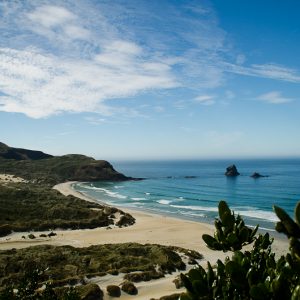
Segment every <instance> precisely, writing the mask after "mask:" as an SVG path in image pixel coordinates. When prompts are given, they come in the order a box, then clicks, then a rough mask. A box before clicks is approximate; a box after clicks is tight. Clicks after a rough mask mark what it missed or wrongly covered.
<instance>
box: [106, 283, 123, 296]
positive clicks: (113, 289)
mask: <svg viewBox="0 0 300 300" xmlns="http://www.w3.org/2000/svg"><path fill="white" fill-rule="evenodd" d="M106 290H107V293H108V295H109V296H111V297H120V296H121V289H120V287H118V286H117V285H108V286H107V287H106Z"/></svg>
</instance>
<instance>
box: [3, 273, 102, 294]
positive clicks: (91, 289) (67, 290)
mask: <svg viewBox="0 0 300 300" xmlns="http://www.w3.org/2000/svg"><path fill="white" fill-rule="evenodd" d="M43 273H44V272H43V271H40V270H38V269H35V270H28V271H27V272H26V274H25V275H24V277H23V278H22V280H21V282H20V283H19V284H18V285H9V286H6V287H5V289H4V290H3V291H2V292H1V293H0V300H29V299H30V300H60V299H61V300H92V299H95V300H102V299H103V292H102V290H101V289H100V288H99V286H98V285H96V284H92V283H91V284H87V285H84V286H76V287H62V288H54V287H53V285H52V282H51V280H49V281H47V282H46V284H45V286H44V287H43V288H41V277H42V275H43Z"/></svg>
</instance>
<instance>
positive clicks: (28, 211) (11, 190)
mask: <svg viewBox="0 0 300 300" xmlns="http://www.w3.org/2000/svg"><path fill="white" fill-rule="evenodd" d="M0 208H1V209H0V236H5V235H7V234H9V233H11V232H12V231H30V230H41V231H43V230H54V229H57V228H61V229H79V228H96V227H103V226H108V225H114V224H115V225H117V226H127V225H132V224H133V223H134V218H133V217H132V216H131V215H129V214H126V213H124V212H123V211H121V210H119V209H117V208H113V207H107V206H103V205H100V204H97V203H93V202H87V201H85V200H81V199H78V198H76V197H73V196H68V197H66V196H64V195H62V194H60V193H59V192H58V191H56V190H53V189H51V188H49V187H48V186H46V185H38V184H29V183H15V184H9V185H1V184H0ZM116 213H119V214H120V215H121V219H120V220H118V219H117V218H115V214H116ZM31 237H32V238H33V236H31Z"/></svg>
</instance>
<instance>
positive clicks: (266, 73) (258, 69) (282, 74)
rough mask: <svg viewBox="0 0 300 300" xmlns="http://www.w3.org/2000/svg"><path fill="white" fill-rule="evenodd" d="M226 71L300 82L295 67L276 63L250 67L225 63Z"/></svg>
mask: <svg viewBox="0 0 300 300" xmlns="http://www.w3.org/2000/svg"><path fill="white" fill-rule="evenodd" d="M223 65H224V71H226V72H232V73H235V74H240V75H246V76H254V77H262V78H268V79H275V80H282V81H288V82H294V83H300V75H299V74H298V72H297V71H296V70H294V69H291V68H287V67H283V66H279V65H276V64H272V63H270V64H263V65H255V64H254V65H251V66H249V67H247V66H242V65H234V64H230V63H225V62H224V63H223Z"/></svg>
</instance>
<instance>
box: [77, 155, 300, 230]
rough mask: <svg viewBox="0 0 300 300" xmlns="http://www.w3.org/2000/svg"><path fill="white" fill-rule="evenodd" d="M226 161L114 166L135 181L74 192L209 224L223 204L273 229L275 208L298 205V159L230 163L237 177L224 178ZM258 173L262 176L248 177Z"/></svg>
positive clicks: (90, 186)
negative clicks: (237, 173) (234, 168)
mask: <svg viewBox="0 0 300 300" xmlns="http://www.w3.org/2000/svg"><path fill="white" fill-rule="evenodd" d="M232 163H233V162H232V161H228V160H214V161H213V160H205V161H201V160H197V161H146V162H114V163H113V165H114V167H115V169H116V170H118V171H120V172H122V173H124V174H125V175H126V176H132V177H142V178H145V180H141V181H125V182H85V183H78V184H76V185H75V189H77V190H79V191H81V192H82V193H85V194H87V195H89V196H91V197H93V198H95V199H99V200H101V201H105V202H106V203H108V204H110V205H115V206H118V207H124V208H126V207H128V208H134V209H138V210H145V211H150V212H153V213H158V214H163V215H170V216H173V217H177V218H183V219H189V220H194V221H199V222H208V223H212V222H213V220H214V218H215V217H217V215H218V212H217V207H218V202H219V201H220V200H226V201H227V203H228V204H229V206H230V208H231V209H233V210H234V211H235V213H236V214H240V215H241V216H242V217H243V218H244V220H245V221H246V223H247V224H248V225H250V226H255V225H256V224H259V225H260V228H261V229H267V230H270V231H272V230H274V223H275V222H276V221H277V217H276V215H275V214H274V212H273V209H272V206H273V205H277V206H280V207H281V208H283V209H285V210H286V211H287V212H288V213H289V214H290V215H291V216H293V213H294V208H295V205H296V203H297V202H298V201H300V159H272V160H271V159H269V160H266V159H257V160H240V161H234V163H235V164H236V166H237V168H238V171H239V172H240V173H241V175H240V176H237V177H235V178H231V177H226V176H225V175H224V172H225V170H226V167H227V166H229V165H230V164H232ZM254 172H259V173H260V174H262V175H265V176H266V177H261V178H257V179H254V178H251V177H250V175H251V174H253V173H254Z"/></svg>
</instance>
